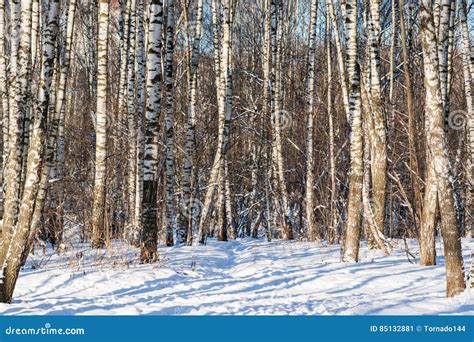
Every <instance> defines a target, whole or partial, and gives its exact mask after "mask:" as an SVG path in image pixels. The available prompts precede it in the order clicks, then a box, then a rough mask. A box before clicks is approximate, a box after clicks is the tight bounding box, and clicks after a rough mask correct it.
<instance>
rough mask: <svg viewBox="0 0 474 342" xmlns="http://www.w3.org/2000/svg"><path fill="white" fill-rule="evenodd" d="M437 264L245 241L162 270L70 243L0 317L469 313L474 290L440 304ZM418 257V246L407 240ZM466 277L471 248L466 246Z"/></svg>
mask: <svg viewBox="0 0 474 342" xmlns="http://www.w3.org/2000/svg"><path fill="white" fill-rule="evenodd" d="M437 245H438V258H437V262H438V265H436V266H433V267H422V266H419V265H417V264H412V263H410V262H409V261H408V258H407V253H406V249H405V243H404V242H403V240H400V241H398V247H397V248H395V250H394V251H393V252H392V254H391V255H390V256H388V257H384V256H383V255H382V254H381V252H379V251H374V250H369V249H368V248H367V247H366V244H365V243H362V247H361V252H360V262H359V263H355V264H346V263H341V262H339V259H340V247H339V246H324V245H322V244H321V243H307V242H286V241H280V240H275V241H274V242H271V243H267V242H266V241H264V240H252V239H241V240H237V241H230V242H218V241H215V240H213V239H210V240H209V241H208V244H207V245H206V246H181V247H171V248H166V247H160V248H159V253H160V261H159V262H158V263H156V264H152V265H141V264H139V262H138V250H137V249H134V248H131V247H126V245H125V244H124V243H120V242H114V243H113V244H112V245H111V247H110V248H109V249H108V250H91V249H90V248H89V247H88V246H87V245H84V244H75V245H74V246H73V247H72V246H71V247H70V248H69V249H67V250H66V252H65V253H63V254H62V255H58V254H57V252H55V251H54V250H53V249H51V248H47V249H46V250H45V251H44V252H43V251H37V253H36V254H35V255H31V256H30V258H29V259H28V262H27V264H26V266H25V267H24V269H23V270H22V271H21V273H20V278H19V280H18V284H17V289H16V291H15V295H14V303H13V304H11V305H5V304H0V315H10V314H15V315H17V314H25V315H26V314H34V315H36V314H40V315H43V314H49V315H53V314H55V315H63V314H65V315H75V314H90V315H137V314H155V315H162V314H165V315H175V314H193V315H207V314H218V315H219V314H244V315H262V314H269V315H288V314H298V315H307V314H316V315H324V314H329V315H355V314H357V315H378V314H395V315H408V314H410V315H420V314H471V315H472V314H474V291H473V290H469V289H468V290H466V291H465V292H463V293H462V294H461V295H459V296H456V297H455V298H450V299H447V298H445V285H446V284H445V282H446V279H445V268H444V258H443V257H442V250H441V246H440V241H438V242H437ZM408 246H409V250H410V252H411V253H413V254H415V255H418V251H417V249H418V248H417V245H416V241H414V240H412V241H408ZM463 249H464V257H465V259H464V260H465V266H466V269H469V268H470V267H471V265H472V260H471V257H470V255H469V253H470V251H471V250H474V239H464V240H463Z"/></svg>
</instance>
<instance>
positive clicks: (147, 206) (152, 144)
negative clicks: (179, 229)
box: [140, 0, 163, 263]
mask: <svg viewBox="0 0 474 342" xmlns="http://www.w3.org/2000/svg"><path fill="white" fill-rule="evenodd" d="M162 27H163V6H162V1H161V0H153V1H152V2H151V4H150V24H149V27H148V52H147V65H148V70H147V77H146V78H147V81H146V89H147V96H148V98H147V105H146V122H145V152H144V155H143V165H144V172H143V199H142V203H143V232H142V237H141V241H142V242H141V244H142V247H141V254H140V260H141V261H142V262H148V263H149V262H154V261H156V258H157V252H156V247H157V240H158V227H157V220H158V208H157V202H156V200H157V199H156V195H157V191H158V135H159V131H160V126H159V123H160V113H161V81H162V73H161V72H162V70H161V44H162V43H161V30H162Z"/></svg>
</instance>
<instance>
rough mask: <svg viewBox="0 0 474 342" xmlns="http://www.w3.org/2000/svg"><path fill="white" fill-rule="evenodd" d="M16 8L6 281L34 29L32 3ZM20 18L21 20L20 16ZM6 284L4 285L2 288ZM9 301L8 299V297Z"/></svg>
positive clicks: (0, 258)
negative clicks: (31, 30) (25, 88)
mask: <svg viewBox="0 0 474 342" xmlns="http://www.w3.org/2000/svg"><path fill="white" fill-rule="evenodd" d="M11 6H12V7H11V8H13V12H12V26H13V27H12V30H13V32H12V35H11V38H12V41H11V46H12V55H11V61H12V67H13V72H14V75H15V76H14V77H15V78H14V81H12V82H11V84H10V87H9V90H10V94H9V98H10V106H9V107H10V118H9V127H8V135H9V138H8V140H9V153H8V156H7V160H6V165H5V170H4V178H5V183H6V188H5V202H4V215H3V228H2V241H1V248H0V265H1V267H2V269H1V274H0V276H1V277H2V279H3V280H4V271H5V268H6V266H7V261H8V260H9V258H10V254H11V243H12V241H13V239H12V237H13V235H14V233H15V228H16V223H17V219H18V211H19V209H20V193H21V188H20V179H21V178H20V177H19V175H21V166H22V153H21V144H22V122H23V119H24V117H25V110H26V100H27V99H26V98H25V97H24V96H23V94H22V91H21V90H22V89H24V84H25V83H27V82H28V75H29V73H28V70H29V68H28V64H29V62H30V57H31V56H30V46H31V45H30V44H31V36H30V34H31V33H30V28H31V2H30V1H26V0H25V1H23V2H22V6H21V12H18V13H16V12H17V11H19V10H20V1H15V2H13V4H11ZM17 16H18V17H17ZM17 20H18V22H19V23H21V27H22V28H23V29H22V30H21V35H20V36H18V33H19V32H20V28H19V26H20V24H18V27H17V23H16V22H17ZM2 285H3V283H1V282H0V286H2ZM1 293H4V295H6V292H5V290H4V289H0V294H1ZM4 300H8V298H6V297H5V298H4Z"/></svg>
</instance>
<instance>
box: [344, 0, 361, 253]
mask: <svg viewBox="0 0 474 342" xmlns="http://www.w3.org/2000/svg"><path fill="white" fill-rule="evenodd" d="M357 8H358V5H357V1H351V0H348V1H347V2H346V13H347V16H346V29H347V39H348V41H347V68H348V76H349V81H350V82H349V83H350V98H349V117H350V119H351V136H350V156H351V166H350V174H349V198H348V204H347V223H346V231H345V235H344V245H343V256H342V259H343V261H346V262H354V261H358V258H359V239H360V233H361V204H362V182H363V160H362V157H363V147H362V145H363V144H362V104H361V94H360V68H359V64H358V61H357Z"/></svg>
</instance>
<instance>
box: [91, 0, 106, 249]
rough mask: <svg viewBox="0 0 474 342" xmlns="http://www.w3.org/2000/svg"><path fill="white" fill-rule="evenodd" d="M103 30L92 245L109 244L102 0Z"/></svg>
mask: <svg viewBox="0 0 474 342" xmlns="http://www.w3.org/2000/svg"><path fill="white" fill-rule="evenodd" d="M98 15H99V20H98V21H99V31H98V39H97V50H98V54H97V60H98V62H97V108H96V147H95V177H94V193H93V207H92V247H93V248H102V247H104V245H105V238H106V227H105V215H106V208H105V194H106V192H105V190H106V182H107V55H108V53H107V48H108V26H109V25H108V24H109V3H108V0H99V13H98Z"/></svg>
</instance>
